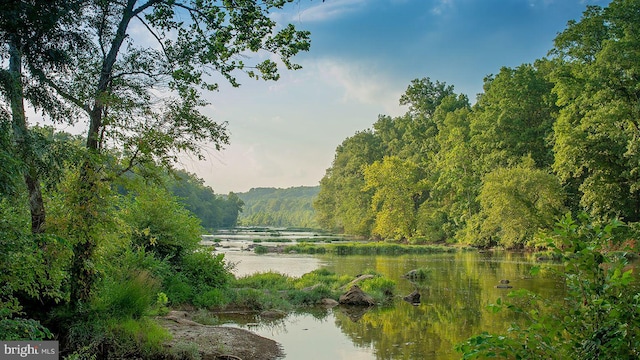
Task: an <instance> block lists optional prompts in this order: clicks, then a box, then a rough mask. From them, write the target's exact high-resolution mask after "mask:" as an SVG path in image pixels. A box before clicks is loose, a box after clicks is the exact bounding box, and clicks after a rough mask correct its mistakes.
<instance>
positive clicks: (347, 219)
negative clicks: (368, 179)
mask: <svg viewBox="0 0 640 360" xmlns="http://www.w3.org/2000/svg"><path fill="white" fill-rule="evenodd" d="M382 153H383V152H382V147H381V141H380V139H379V137H378V136H376V134H374V133H373V132H372V131H362V132H358V133H356V134H355V135H354V136H352V137H349V138H347V139H346V140H344V141H343V142H342V144H341V145H340V146H338V148H337V149H336V156H335V158H334V160H333V163H332V165H331V167H330V168H329V169H327V172H326V174H325V176H324V177H323V178H322V180H320V192H319V193H318V198H317V199H316V200H315V201H314V207H315V209H316V212H317V214H318V222H319V223H320V225H321V226H322V227H323V228H326V229H333V230H342V231H344V232H345V233H347V234H354V235H361V236H369V235H370V234H371V229H372V226H373V222H374V214H373V212H372V209H371V198H372V196H373V193H372V191H371V190H369V191H363V187H364V185H365V180H364V168H365V167H366V165H369V164H372V163H373V162H374V161H376V160H379V159H381V158H382Z"/></svg>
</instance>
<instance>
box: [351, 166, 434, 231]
mask: <svg viewBox="0 0 640 360" xmlns="http://www.w3.org/2000/svg"><path fill="white" fill-rule="evenodd" d="M422 179H423V177H422V174H421V172H420V169H419V167H418V166H417V165H416V164H415V163H413V162H412V161H410V160H404V161H403V160H402V159H400V158H399V157H396V156H392V157H385V158H384V159H383V160H382V161H376V162H374V163H373V164H371V165H369V166H367V167H366V168H365V169H364V180H365V185H364V188H363V190H365V191H366V190H372V191H373V198H372V201H371V206H372V209H373V210H374V212H375V214H376V219H375V224H374V227H373V231H372V233H373V234H374V235H378V236H380V237H382V238H384V239H394V240H406V239H409V238H411V237H412V236H413V235H414V234H415V231H416V213H417V210H418V207H419V206H420V203H421V200H422V199H423V194H422V193H423V192H424V191H425V189H424V188H423V186H424V182H423V181H421V180H422Z"/></svg>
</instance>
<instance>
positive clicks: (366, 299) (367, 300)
mask: <svg viewBox="0 0 640 360" xmlns="http://www.w3.org/2000/svg"><path fill="white" fill-rule="evenodd" d="M339 302H340V304H343V305H358V306H371V305H375V304H376V302H375V301H374V300H373V298H372V297H371V296H370V295H368V294H366V293H365V292H364V291H362V289H360V287H359V286H358V285H353V286H351V289H349V291H347V292H346V293H344V294H342V295H340V299H339Z"/></svg>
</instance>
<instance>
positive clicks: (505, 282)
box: [500, 279, 510, 284]
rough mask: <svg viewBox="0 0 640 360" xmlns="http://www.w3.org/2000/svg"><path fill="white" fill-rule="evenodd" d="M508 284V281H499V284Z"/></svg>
mask: <svg viewBox="0 0 640 360" xmlns="http://www.w3.org/2000/svg"><path fill="white" fill-rule="evenodd" d="M508 283H510V281H509V280H506V279H502V280H500V284H508Z"/></svg>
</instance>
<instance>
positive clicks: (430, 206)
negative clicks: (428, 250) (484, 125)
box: [418, 95, 480, 241]
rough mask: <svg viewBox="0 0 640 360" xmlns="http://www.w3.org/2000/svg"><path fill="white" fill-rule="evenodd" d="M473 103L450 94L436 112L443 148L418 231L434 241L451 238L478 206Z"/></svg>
mask: <svg viewBox="0 0 640 360" xmlns="http://www.w3.org/2000/svg"><path fill="white" fill-rule="evenodd" d="M470 114H471V106H470V104H469V100H468V99H467V97H466V96H464V95H459V96H455V95H450V96H449V97H447V98H445V99H443V100H442V103H441V104H440V105H439V106H438V109H437V110H436V112H435V113H434V120H435V122H436V124H437V125H438V134H437V136H436V141H437V143H438V148H439V149H440V150H439V151H438V153H437V154H436V155H435V157H434V161H433V167H434V169H433V170H432V173H433V180H432V186H431V189H430V192H429V198H428V199H427V200H426V201H425V202H424V203H422V204H421V205H420V209H419V210H418V233H419V235H420V236H424V237H426V238H427V239H430V240H431V241H444V240H447V241H452V240H453V238H454V236H455V234H456V232H457V231H458V230H460V229H461V228H463V227H464V224H465V222H466V221H467V220H468V219H469V218H470V217H471V215H473V214H475V213H476V212H477V210H478V205H477V200H476V197H477V195H478V192H479V188H480V176H479V175H478V173H477V172H476V171H475V166H476V163H477V154H476V153H475V151H473V149H472V148H471V145H470V141H469V139H470V126H469V122H470Z"/></svg>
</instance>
